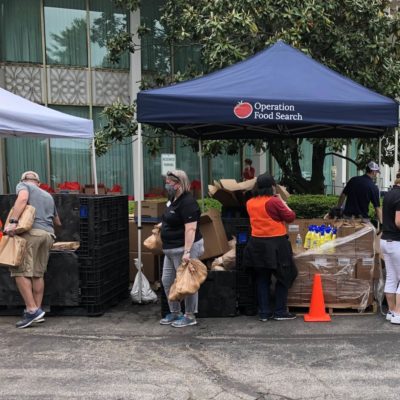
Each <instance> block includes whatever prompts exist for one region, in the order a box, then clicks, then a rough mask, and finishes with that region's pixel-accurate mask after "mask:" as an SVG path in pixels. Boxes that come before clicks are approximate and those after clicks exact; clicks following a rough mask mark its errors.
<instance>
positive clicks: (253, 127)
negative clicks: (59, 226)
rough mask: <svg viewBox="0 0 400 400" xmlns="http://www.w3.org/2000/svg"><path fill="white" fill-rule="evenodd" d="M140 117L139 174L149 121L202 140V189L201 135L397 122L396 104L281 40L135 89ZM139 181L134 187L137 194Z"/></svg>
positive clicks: (320, 131)
mask: <svg viewBox="0 0 400 400" xmlns="http://www.w3.org/2000/svg"><path fill="white" fill-rule="evenodd" d="M137 121H138V122H139V128H138V141H137V146H138V157H137V162H138V169H137V171H138V174H139V176H142V173H141V171H142V161H141V160H142V154H141V153H142V147H141V146H142V145H141V123H147V124H150V125H153V126H156V127H161V128H164V129H167V130H170V131H172V132H175V133H177V134H181V135H185V136H188V137H191V138H195V139H198V140H199V143H200V154H199V156H200V180H201V184H202V194H203V193H204V190H203V178H202V172H203V168H202V163H201V143H202V140H212V139H250V138H258V139H264V140H268V139H274V138H289V137H293V138H297V137H302V138H318V137H321V138H333V137H335V138H340V137H342V138H361V137H364V138H379V137H380V136H382V135H383V134H385V133H386V132H390V131H391V130H393V128H394V127H396V126H398V121H399V104H398V103H397V102H396V101H394V100H392V99H390V98H388V97H385V96H382V95H380V94H378V93H376V92H373V91H372V90H369V89H367V88H365V87H363V86H361V85H359V84H358V83H356V82H354V81H352V80H350V79H348V78H345V77H344V76H342V75H340V74H338V73H337V72H334V71H332V70H331V69H329V68H327V67H325V66H324V65H322V64H320V63H318V62H316V61H314V60H313V59H312V58H311V57H309V56H307V55H305V54H303V53H302V52H300V51H299V50H296V49H294V48H293V47H291V46H289V45H287V44H285V43H284V42H282V41H279V42H277V43H276V44H275V45H273V46H271V47H269V48H268V49H266V50H264V51H261V52H260V53H258V54H256V55H255V56H253V57H250V58H249V59H247V60H245V61H242V62H240V63H237V64H235V65H232V66H230V67H227V68H224V69H222V70H220V71H217V72H214V73H212V74H209V75H206V76H203V77H201V78H197V79H193V80H190V81H187V82H183V83H178V84H175V85H171V86H168V87H163V88H160V89H152V90H145V91H142V92H140V93H138V96H137ZM141 185H142V183H139V185H135V190H136V187H137V188H138V191H137V192H136V193H135V197H136V196H138V197H137V198H138V199H139V200H140V199H141V198H142V196H141V193H142V192H141ZM140 203H141V202H140V201H138V227H141V204H140ZM138 241H139V243H140V242H141V237H140V229H139V238H138ZM140 249H141V246H140V245H139V262H140V261H141V252H140ZM139 264H140V263H139Z"/></svg>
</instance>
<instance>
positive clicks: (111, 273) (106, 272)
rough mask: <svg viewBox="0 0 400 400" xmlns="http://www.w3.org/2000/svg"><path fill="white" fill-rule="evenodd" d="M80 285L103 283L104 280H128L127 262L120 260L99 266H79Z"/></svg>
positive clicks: (113, 281)
mask: <svg viewBox="0 0 400 400" xmlns="http://www.w3.org/2000/svg"><path fill="white" fill-rule="evenodd" d="M79 276H80V281H81V287H86V286H98V285H104V284H105V283H106V282H111V283H112V284H114V283H115V282H116V283H118V282H121V283H123V282H129V262H128V260H122V261H121V260H120V261H118V262H116V263H111V264H108V265H106V266H104V267H101V268H85V267H81V268H80V273H79Z"/></svg>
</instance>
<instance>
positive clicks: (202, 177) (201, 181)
mask: <svg viewBox="0 0 400 400" xmlns="http://www.w3.org/2000/svg"><path fill="white" fill-rule="evenodd" d="M199 163H200V185H201V212H204V176H203V143H202V140H201V139H200V140H199Z"/></svg>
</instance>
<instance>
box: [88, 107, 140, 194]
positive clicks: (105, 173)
mask: <svg viewBox="0 0 400 400" xmlns="http://www.w3.org/2000/svg"><path fill="white" fill-rule="evenodd" d="M102 111H103V108H102V107H93V120H94V128H95V130H98V129H99V128H100V127H101V126H102V125H103V124H104V123H105V120H104V117H102V116H101V112H102ZM132 140H133V138H128V139H125V140H124V141H123V142H121V143H115V144H113V145H112V146H111V148H110V149H109V150H108V152H107V153H106V154H104V155H103V156H101V157H96V167H97V181H98V183H104V184H105V185H106V187H108V188H112V187H113V185H116V184H117V185H120V186H122V193H124V194H133V177H132V168H133V167H132Z"/></svg>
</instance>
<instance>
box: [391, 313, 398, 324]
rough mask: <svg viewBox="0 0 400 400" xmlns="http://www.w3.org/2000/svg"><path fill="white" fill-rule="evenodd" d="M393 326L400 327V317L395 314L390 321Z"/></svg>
mask: <svg viewBox="0 0 400 400" xmlns="http://www.w3.org/2000/svg"><path fill="white" fill-rule="evenodd" d="M390 322H391V323H392V324H396V325H400V315H398V314H393V316H392V319H391V320H390Z"/></svg>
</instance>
